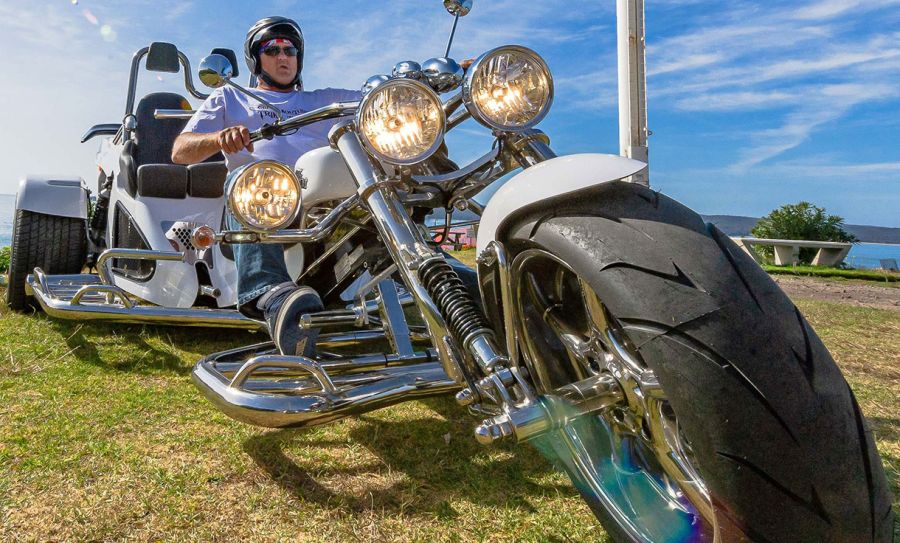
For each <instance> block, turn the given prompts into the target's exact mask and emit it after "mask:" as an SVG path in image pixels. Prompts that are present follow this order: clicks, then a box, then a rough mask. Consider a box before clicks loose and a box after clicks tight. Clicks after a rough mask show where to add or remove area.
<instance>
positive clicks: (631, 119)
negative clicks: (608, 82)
mask: <svg viewBox="0 0 900 543" xmlns="http://www.w3.org/2000/svg"><path fill="white" fill-rule="evenodd" d="M616 19H617V22H618V37H619V46H618V49H619V153H620V154H621V155H622V156H626V157H628V158H633V159H635V160H640V161H641V162H648V163H649V150H648V147H647V136H648V135H649V130H648V128H647V72H646V63H647V57H646V52H645V50H646V47H645V46H646V44H645V41H644V35H645V27H644V0H617V5H616ZM631 181H633V182H635V183H641V184H644V185H649V184H650V168H649V167H648V168H647V169H646V170H644V171H642V172H640V173H638V174H635V175H633V176H632V177H631Z"/></svg>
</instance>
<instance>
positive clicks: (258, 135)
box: [250, 124, 280, 143]
mask: <svg viewBox="0 0 900 543" xmlns="http://www.w3.org/2000/svg"><path fill="white" fill-rule="evenodd" d="M279 128H280V127H279V126H278V125H277V124H264V125H263V126H262V127H261V128H260V129H259V130H254V131H253V132H250V142H251V143H253V142H257V141H259V140H270V139H272V138H274V137H275V136H277V135H278V129H279Z"/></svg>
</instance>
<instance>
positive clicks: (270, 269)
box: [225, 172, 294, 318]
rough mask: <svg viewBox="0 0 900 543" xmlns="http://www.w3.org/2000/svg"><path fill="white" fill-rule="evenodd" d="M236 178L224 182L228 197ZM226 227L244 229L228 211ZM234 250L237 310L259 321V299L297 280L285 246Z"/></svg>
mask: <svg viewBox="0 0 900 543" xmlns="http://www.w3.org/2000/svg"><path fill="white" fill-rule="evenodd" d="M233 179H234V176H233V175H232V173H231V172H229V173H228V177H227V178H226V179H225V194H228V189H229V187H230V186H231V183H232V182H233ZM225 224H226V225H227V226H228V229H229V230H241V229H243V227H242V226H241V224H240V223H239V222H238V221H237V219H235V218H234V216H233V215H232V214H231V213H229V212H228V209H227V208H226V210H225ZM232 247H233V249H234V263H235V265H236V266H237V274H238V282H237V292H238V297H237V302H238V310H240V311H241V313H244V314H245V315H248V316H251V317H256V318H260V314H259V311H258V309H257V308H256V300H257V299H258V298H259V297H260V296H262V295H263V294H265V293H266V292H268V291H269V289H271V288H272V287H274V286H277V285H280V284H282V283H286V282H288V281H293V280H294V279H293V278H292V277H291V276H290V274H289V273H288V271H287V266H286V265H285V263H284V247H283V246H281V245H278V244H271V243H238V244H235V245H233V246H232Z"/></svg>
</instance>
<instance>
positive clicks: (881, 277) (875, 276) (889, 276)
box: [763, 264, 900, 286]
mask: <svg viewBox="0 0 900 543" xmlns="http://www.w3.org/2000/svg"><path fill="white" fill-rule="evenodd" d="M763 269H764V270H766V271H767V272H769V273H773V274H783V275H798V276H804V277H827V278H830V279H835V278H837V279H856V280H861V281H877V282H879V283H882V284H884V283H889V284H890V286H897V284H896V283H898V282H900V273H897V272H889V271H885V270H842V269H839V268H826V267H823V266H771V265H768V264H766V265H763Z"/></svg>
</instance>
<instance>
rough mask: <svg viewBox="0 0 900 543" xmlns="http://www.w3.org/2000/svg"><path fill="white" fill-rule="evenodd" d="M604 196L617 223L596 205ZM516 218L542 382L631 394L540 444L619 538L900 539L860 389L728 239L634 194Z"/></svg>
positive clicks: (530, 345) (518, 294)
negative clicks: (602, 381) (609, 385)
mask: <svg viewBox="0 0 900 543" xmlns="http://www.w3.org/2000/svg"><path fill="white" fill-rule="evenodd" d="M597 198H602V201H603V206H602V210H603V214H602V216H600V214H598V213H597V211H596V210H597V208H598V207H600V206H597V205H596V204H591V203H584V202H592V201H593V202H597V201H598V200H597ZM517 224H518V225H517V226H516V227H513V228H512V229H510V230H509V231H508V232H506V236H505V243H506V244H507V248H508V251H509V253H510V256H511V262H512V263H511V277H512V282H513V288H514V290H513V293H514V296H513V299H514V300H515V313H516V317H517V323H518V327H519V336H520V340H521V345H522V354H523V357H524V359H525V362H526V364H527V365H528V368H529V373H530V375H532V378H533V380H534V382H535V386H536V387H537V388H538V389H539V391H540V392H542V393H552V392H553V391H555V390H557V389H559V388H560V387H563V386H565V385H570V384H571V383H577V382H586V380H588V379H590V378H592V377H596V376H598V375H611V376H613V377H615V379H616V380H617V381H618V382H619V384H620V386H621V387H622V389H623V391H624V393H625V394H624V397H625V400H624V401H623V402H622V403H621V404H620V405H619V406H617V407H614V408H610V409H607V410H605V411H603V412H601V413H600V414H598V415H595V416H590V417H582V418H580V419H576V421H575V422H573V423H571V424H569V425H567V426H566V427H564V428H562V429H561V430H559V431H557V432H555V433H553V434H549V435H547V436H544V437H543V438H541V441H539V442H538V446H539V448H540V449H541V450H542V451H544V452H545V453H547V454H549V455H551V456H552V457H553V459H554V460H556V461H558V462H560V463H561V464H562V465H563V467H564V468H565V469H566V471H567V472H568V473H569V474H570V476H571V477H572V479H573V481H574V483H575V485H576V487H577V488H578V490H579V491H580V492H581V494H582V495H583V496H584V497H585V499H586V500H587V502H588V503H589V505H590V506H591V508H592V509H593V511H594V512H595V514H596V515H597V516H598V518H599V519H600V520H601V522H602V523H603V524H604V526H605V527H606V528H607V531H608V532H609V533H610V534H611V536H612V537H613V538H614V539H615V540H617V541H666V542H669V541H712V540H713V538H715V537H718V538H719V540H721V541H741V540H752V541H890V540H891V531H892V517H893V514H892V511H891V500H890V495H889V492H888V490H887V481H886V478H885V476H884V472H883V469H882V466H881V462H880V459H879V457H878V454H877V451H876V450H875V445H874V442H873V440H872V436H871V433H870V432H869V431H868V430H867V429H866V427H865V423H864V420H863V417H862V414H861V412H860V410H859V407H858V405H857V404H856V400H855V399H854V397H853V394H852V393H851V391H850V389H849V387H848V386H847V383H846V381H845V380H844V378H843V377H842V375H841V374H840V371H839V370H838V369H837V367H836V365H835V364H834V362H833V360H832V359H831V356H830V355H829V354H828V351H827V350H826V349H825V347H824V345H823V344H822V343H821V341H819V339H818V338H817V337H816V335H815V333H814V332H813V330H812V328H811V327H810V326H809V325H808V324H807V323H806V321H805V319H804V318H803V316H802V315H801V314H800V312H799V311H798V310H797V309H796V307H794V306H793V304H792V303H791V302H790V301H789V300H788V299H787V297H786V296H785V295H784V294H783V293H782V292H781V291H780V290H779V289H778V287H777V285H775V284H774V282H772V281H771V279H770V278H769V277H768V276H767V275H766V274H765V273H764V272H763V271H762V270H761V269H759V267H758V266H757V265H756V264H755V263H753V261H752V260H751V259H750V258H749V257H747V256H746V255H744V254H743V253H742V252H741V251H740V250H739V249H738V248H737V247H736V246H735V245H734V244H733V243H732V242H731V241H730V240H729V239H728V238H727V237H726V236H724V235H723V234H722V233H721V232H719V231H718V230H716V229H715V227H713V226H711V225H706V224H704V223H703V221H702V220H701V219H700V217H699V216H698V215H696V214H694V213H693V212H691V211H690V210H688V209H687V208H684V207H683V206H681V205H680V204H678V203H677V202H674V201H673V200H670V199H668V198H665V197H663V196H660V195H658V194H655V193H653V192H651V191H649V190H647V189H646V188H643V187H640V186H637V185H633V184H626V183H616V184H613V185H612V186H607V187H604V188H603V189H602V194H596V195H588V196H587V197H584V198H581V199H580V201H579V202H576V203H572V204H563V205H560V206H558V207H557V208H556V209H555V210H554V213H553V215H546V214H544V215H536V216H532V217H526V218H524V219H522V220H521V221H519V222H518V223H517Z"/></svg>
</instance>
